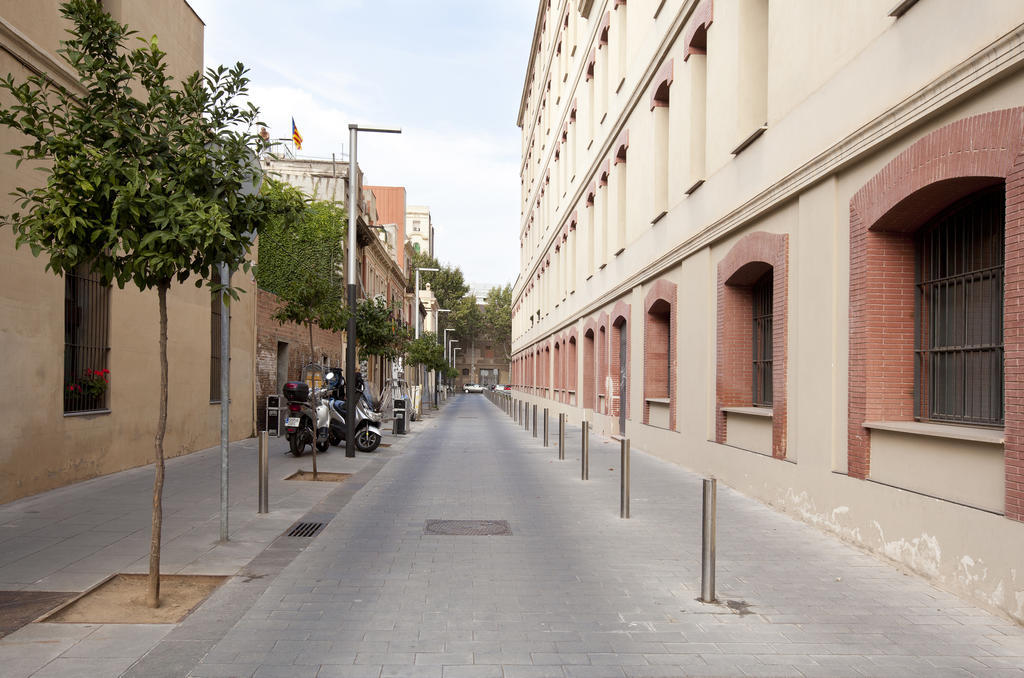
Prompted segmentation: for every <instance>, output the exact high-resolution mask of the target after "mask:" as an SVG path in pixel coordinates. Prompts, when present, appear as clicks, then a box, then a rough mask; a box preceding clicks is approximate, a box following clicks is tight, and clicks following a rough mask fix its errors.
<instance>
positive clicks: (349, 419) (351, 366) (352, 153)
mask: <svg viewBox="0 0 1024 678" xmlns="http://www.w3.org/2000/svg"><path fill="white" fill-rule="evenodd" d="M360 132H378V133H381V134H401V133H402V130H401V129H393V128H385V127H360V126H359V125H356V124H349V126H348V146H349V151H348V247H347V250H348V251H347V252H346V254H347V257H346V266H345V280H346V282H347V283H348V290H347V292H348V311H349V315H348V328H347V330H348V331H347V334H348V336H347V337H346V341H345V376H346V380H345V456H346V457H354V456H356V440H355V438H356V379H355V375H356V246H357V244H358V241H357V240H356V229H357V228H358V226H357V223H358V221H359V199H358V194H357V189H358V187H359V176H358V166H357V163H356V139H357V137H358V136H359V133H360ZM417 296H419V293H418V292H417ZM417 317H419V316H418V315H417Z"/></svg>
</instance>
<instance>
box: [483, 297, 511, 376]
mask: <svg viewBox="0 0 1024 678" xmlns="http://www.w3.org/2000/svg"><path fill="white" fill-rule="evenodd" d="M482 324H483V334H484V336H486V337H487V339H489V340H490V341H491V342H492V343H493V344H495V345H497V346H499V347H501V355H502V356H503V357H504V358H505V360H511V359H512V285H505V286H504V287H492V288H491V290H490V291H489V292H488V293H487V301H486V302H485V303H484V307H483V321H482Z"/></svg>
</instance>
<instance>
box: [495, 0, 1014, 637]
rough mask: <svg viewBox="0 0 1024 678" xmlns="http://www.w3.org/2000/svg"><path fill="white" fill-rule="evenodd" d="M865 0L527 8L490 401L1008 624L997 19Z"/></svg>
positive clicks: (1008, 361) (1010, 302) (1009, 61)
mask: <svg viewBox="0 0 1024 678" xmlns="http://www.w3.org/2000/svg"><path fill="white" fill-rule="evenodd" d="M893 4H894V3H893V2H892V0H865V1H863V2H823V3H814V2H783V1H777V0H730V1H725V0H719V1H718V2H716V1H715V0H604V1H602V0H568V1H565V0H562V1H557V0H553V1H551V2H549V1H548V0H544V1H543V2H541V3H540V6H539V8H538V13H537V22H536V29H535V33H534V39H533V44H532V48H531V52H530V57H529V66H528V70H527V76H526V81H525V84H524V88H523V93H522V99H521V105H520V111H519V125H520V127H521V128H522V165H521V176H522V221H521V229H520V237H521V267H520V276H519V279H518V281H517V283H516V285H515V289H514V293H513V353H514V356H513V382H514V383H515V384H516V388H517V392H518V393H519V395H520V396H522V397H524V398H526V399H527V400H530V401H535V402H539V401H543V402H544V406H546V407H551V408H553V411H555V412H559V411H562V412H566V413H567V414H568V416H569V418H570V420H575V421H579V420H580V419H586V420H588V421H590V422H591V423H592V425H593V426H594V427H595V428H596V430H598V431H599V432H601V433H604V434H608V435H625V436H627V437H629V438H630V439H631V441H632V445H633V446H634V447H638V448H640V449H643V450H645V451H648V452H650V453H652V454H655V455H657V456H660V457H662V458H665V459H667V460H671V461H674V462H676V463H679V464H682V465H685V466H687V467H689V468H692V469H694V470H696V471H698V472H700V473H703V474H709V475H714V476H716V477H718V478H719V479H720V480H721V481H722V482H724V483H726V484H728V485H730V486H732V487H735V488H736V489H737V490H739V491H741V492H744V493H746V494H749V495H751V496H755V497H757V498H759V499H760V500H762V501H764V502H766V503H768V504H770V505H772V506H774V507H777V508H778V509H780V510H783V511H786V512H788V513H790V514H793V515H794V516H797V517H799V518H801V519H803V520H805V521H807V522H808V523H811V524H813V525H817V526H819V527H821V528H822V529H825V530H828V531H831V532H833V533H835V534H836V535H838V536H840V537H841V538H843V539H845V540H848V541H851V542H853V543H856V544H857V545H859V546H861V547H864V548H867V549H870V550H871V551H873V552H875V553H876V554H879V555H880V556H883V557H886V558H890V559H892V560H894V561H896V562H898V563H900V564H901V565H903V566H905V567H908V568H910V569H912V570H914V571H916V572H918V573H920V574H922V575H925V576H927V577H929V578H930V579H932V580H933V581H934V582H936V583H937V584H938V585H940V586H943V587H945V588H947V589H949V590H952V591H954V592H956V593H958V594H961V595H965V596H968V597H971V598H973V599H974V600H976V601H978V602H980V603H982V604H984V605H987V606H988V607H989V608H991V609H995V610H999V611H1002V612H1003V613H1004V614H1007V615H1010V616H1011V617H1013V618H1015V619H1017V620H1024V580H1021V579H1020V578H1019V577H1018V576H1017V568H1018V567H1019V563H1021V562H1024V523H1022V521H1024V437H1022V435H1021V433H1020V432H1021V431H1022V430H1024V408H1022V407H1021V404H1020V402H1019V400H1020V396H1019V391H1020V389H1019V388H1018V387H1017V383H1018V381H1019V380H1020V374H1019V373H1020V370H1021V367H1020V365H1021V364H1024V363H1021V362H1020V361H1019V360H1018V359H1017V357H1018V355H1019V354H1020V352H1021V344H1020V339H1019V337H1021V336H1024V316H1022V315H1021V314H1019V313H1018V311H1017V305H1018V304H1019V303H1020V299H1021V298H1022V296H1021V294H1020V293H1019V291H1018V287H1019V282H1018V278H1019V277H1020V275H1021V274H1020V272H1019V270H1020V269H1019V267H1018V266H1016V258H1017V257H1018V256H1019V249H1020V248H1019V247H1018V246H1017V241H1018V235H1017V232H1018V230H1019V229H1020V228H1021V221H1020V215H1021V213H1022V212H1021V209H1020V207H1019V205H1018V202H1019V196H1020V195H1022V192H1021V191H1020V189H1019V187H1018V183H1019V182H1020V180H1021V177H1022V176H1024V175H1022V174H1021V171H1020V169H1019V168H1021V167H1024V156H1021V155H1020V154H1021V150H1022V147H1024V107H1022V106H1021V102H1022V101H1024V76H1021V75H1020V68H1019V66H1021V65H1022V63H1024V41H1022V36H1024V30H1022V29H1024V23H1022V22H1024V7H1022V6H1021V5H1020V3H1017V2H1012V1H1005V2H1004V1H1001V0H995V1H993V2H989V3H984V4H983V5H970V6H968V5H966V4H964V3H959V2H955V1H954V0H917V1H916V2H914V1H909V2H902V3H899V5H898V6H897V7H896V8H895V9H894V8H893ZM937 45H941V46H942V48H941V49H938V48H937V47H936V46H937Z"/></svg>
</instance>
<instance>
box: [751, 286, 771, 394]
mask: <svg viewBox="0 0 1024 678" xmlns="http://www.w3.org/2000/svg"><path fill="white" fill-rule="evenodd" d="M773 279H774V276H773V275H772V271H771V270H769V271H768V272H767V273H765V274H764V275H762V276H761V278H760V279H759V280H758V281H757V282H756V283H754V286H753V287H752V288H751V295H752V297H753V304H752V306H753V310H754V318H753V321H754V322H753V337H752V338H753V341H752V342H751V343H752V344H753V348H754V355H753V366H752V367H753V369H752V372H751V377H752V378H751V386H752V391H753V393H752V396H751V401H752V402H751V404H752V405H753V406H754V407H771V406H772V285H773Z"/></svg>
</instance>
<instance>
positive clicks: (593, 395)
mask: <svg viewBox="0 0 1024 678" xmlns="http://www.w3.org/2000/svg"><path fill="white" fill-rule="evenodd" d="M596 341H597V339H596V331H595V329H594V321H593V320H591V321H590V322H588V323H587V326H586V328H585V329H584V330H583V407H585V408H588V409H591V410H593V409H596V408H597V383H596V380H597V350H596Z"/></svg>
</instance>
